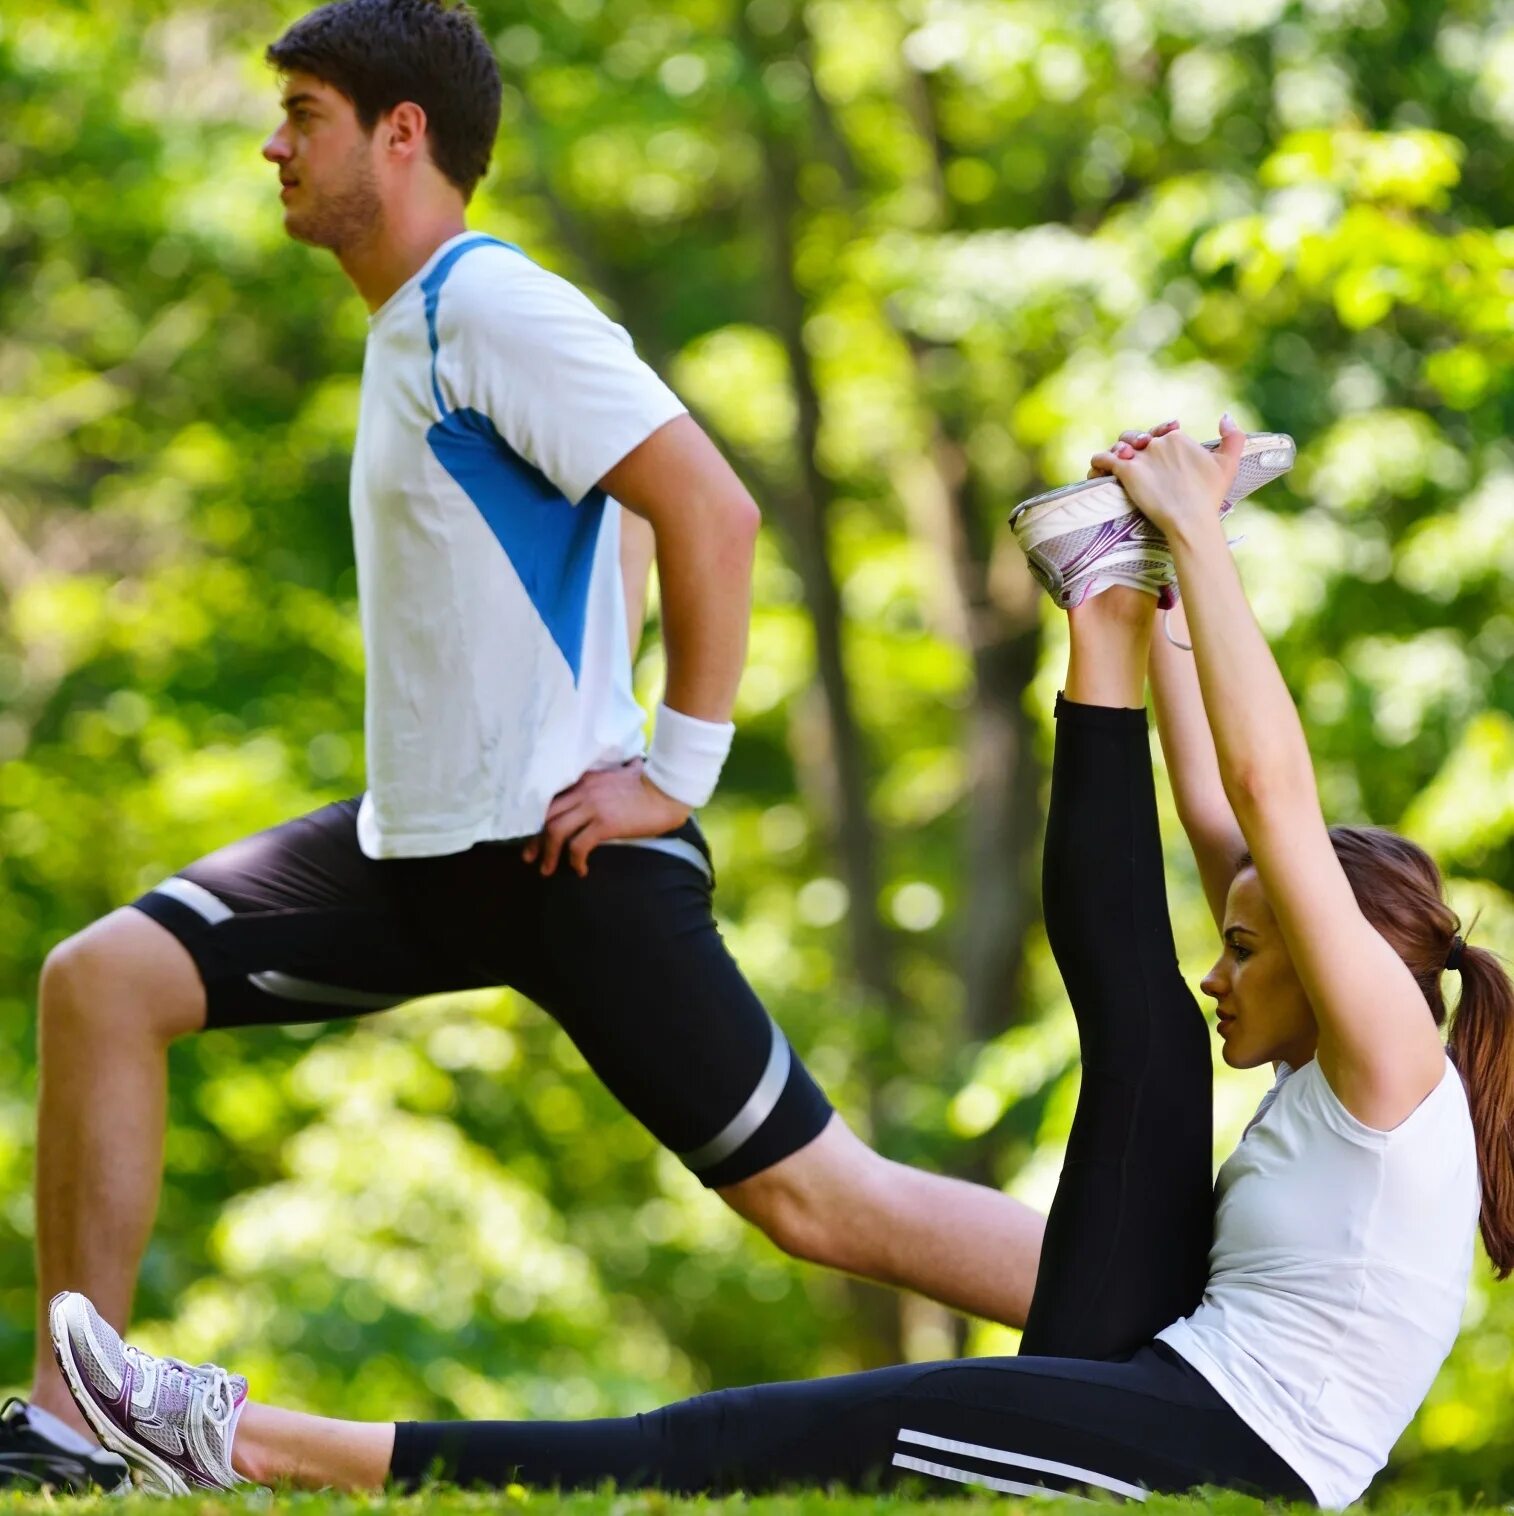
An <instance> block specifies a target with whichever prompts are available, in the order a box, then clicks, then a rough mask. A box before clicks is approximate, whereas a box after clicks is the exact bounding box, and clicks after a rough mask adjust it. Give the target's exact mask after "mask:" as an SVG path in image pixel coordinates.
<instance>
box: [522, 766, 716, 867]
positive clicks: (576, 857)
mask: <svg viewBox="0 0 1514 1516" xmlns="http://www.w3.org/2000/svg"><path fill="white" fill-rule="evenodd" d="M688 819H689V807H688V806H686V805H684V804H683V802H682V801H679V800H674V799H673V798H672V796H670V795H664V794H663V792H662V791H661V790H660V789H658V788H657V786H656V785H655V784H653V783H652V781H651V780H650V779H648V778H647V776H646V774H645V772H644V766H643V764H642V761H641V759H640V758H637V759H634V760H632V762H630V763H626V764H622V765H621V766H620V767H619V768H614V769H596V770H595V771H593V772H592V773H588V774H585V775H584V776H583V778H582V779H580V780H579V781H578V783H577V784H572V785H569V786H568V788H567V789H565V790H564V791H563V792H562V793H561V794H560V795H558V797H557V798H556V799H555V800H554V801H553V802H552V804H551V806H550V807H549V808H548V810H547V820H546V824H545V825H544V826H543V827H542V831H541V836H539V837H536V838H533V839H532V840H531V841H530V842H528V843H527V844H526V847H525V859H526V862H527V863H535V862H536V861H537V859H538V858H539V859H540V860H541V871H542V873H543V874H552V873H555V872H556V870H557V865H558V863H559V862H560V861H561V860H562V859H563V858H564V857H566V858H567V861H568V864H569V865H570V867H571V868H572V869H573V871H574V872H575V873H576V874H578V875H579V876H580V877H582V876H583V875H584V874H587V873H588V871H589V854H590V853H592V852H593V851H594V849H595V848H596V847H598V846H599V844H600V843H601V842H609V841H610V840H611V839H612V838H615V837H658V836H661V835H662V833H664V832H671V831H673V830H674V829H675V828H677V827H680V826H682V825H683V824H684V822H685V821H687V820H688Z"/></svg>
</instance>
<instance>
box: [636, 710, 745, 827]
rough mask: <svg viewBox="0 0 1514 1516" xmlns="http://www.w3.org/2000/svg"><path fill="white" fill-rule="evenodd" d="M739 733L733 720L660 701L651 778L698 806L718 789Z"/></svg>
mask: <svg viewBox="0 0 1514 1516" xmlns="http://www.w3.org/2000/svg"><path fill="white" fill-rule="evenodd" d="M735 735H736V724H735V723H734V722H732V721H701V720H699V718H698V717H697V716H685V715H684V714H683V712H682V711H675V710H674V709H673V708H672V707H671V706H667V705H659V706H658V707H657V725H656V726H655V727H654V728H653V730H652V748H651V751H650V752H649V753H648V754H647V778H648V779H650V780H651V781H652V783H653V784H655V785H656V786H657V788H658V789H660V790H661V791H662V792H663V794H664V795H671V796H672V797H673V799H674V800H678V801H681V802H682V803H683V804H684V805H686V806H688V807H689V809H690V810H697V809H698V808H699V807H700V806H702V805H703V804H704V803H705V802H706V801H707V800H708V799H709V798H710V796H711V795H713V794H714V793H715V786H716V784H717V783H719V781H720V770H721V769H722V768H723V767H724V765H725V759H726V754H727V753H729V752H730V751H731V738H732V737H734V736H735Z"/></svg>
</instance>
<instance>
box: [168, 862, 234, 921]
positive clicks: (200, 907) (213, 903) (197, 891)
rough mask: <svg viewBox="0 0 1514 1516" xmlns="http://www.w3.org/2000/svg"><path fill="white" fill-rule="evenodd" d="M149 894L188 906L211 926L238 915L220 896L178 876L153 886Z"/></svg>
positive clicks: (201, 885)
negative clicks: (165, 896) (164, 896)
mask: <svg viewBox="0 0 1514 1516" xmlns="http://www.w3.org/2000/svg"><path fill="white" fill-rule="evenodd" d="M148 893H149V894H153V895H167V896H168V898H169V899H170V900H177V901H178V902H179V904H180V905H187V906H188V907H189V908H190V910H192V911H193V912H194V913H195V915H196V916H198V917H200V919H201V920H203V921H208V922H209V923H210V924H211V926H219V925H220V924H221V922H223V921H225V920H227V919H228V918H230V917H231V916H233V915H235V914H236V913H235V912H234V911H233V910H232V909H231V907H230V906H229V905H227V904H226V902H225V901H224V900H222V899H221V898H220V897H219V896H218V895H212V894H211V893H210V891H209V890H207V889H206V888H205V886H204V885H203V884H196V883H195V882H194V880H193V879H183V878H181V877H180V876H179V875H177V874H175V875H174V876H173V878H172V879H165V880H164V881H163V882H162V884H155V885H153V887H152V889H151V890H150V891H149V892H148Z"/></svg>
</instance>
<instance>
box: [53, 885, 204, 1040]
mask: <svg viewBox="0 0 1514 1516" xmlns="http://www.w3.org/2000/svg"><path fill="white" fill-rule="evenodd" d="M39 1000H40V1015H41V1017H42V1018H43V1019H44V1020H45V1021H47V1022H48V1023H58V1024H66V1025H69V1026H80V1027H83V1026H90V1027H94V1028H98V1029H100V1030H102V1031H109V1030H124V1029H126V1028H127V1027H128V1026H137V1027H145V1029H146V1030H149V1031H151V1032H152V1033H154V1034H155V1035H157V1036H158V1037H160V1038H162V1040H163V1041H165V1042H168V1041H172V1039H173V1038H175V1037H182V1036H184V1035H185V1034H186V1033H189V1032H195V1031H198V1030H199V1029H200V1028H201V1027H203V1026H204V1025H205V987H204V985H203V984H202V982H201V980H200V972H199V970H198V969H197V968H196V967H195V963H194V960H193V959H192V958H191V957H190V956H189V952H188V950H187V949H186V948H185V947H184V945H183V944H182V943H181V942H180V941H179V940H178V938H176V937H175V936H174V935H173V933H172V932H170V931H168V930H167V929H166V928H164V927H162V926H160V925H159V924H158V923H157V922H156V921H153V920H150V919H149V918H148V917H147V916H144V915H143V914H142V912H141V911H136V910H131V909H130V908H123V909H121V910H118V911H112V912H111V914H110V915H109V916H103V917H101V919H100V920H98V921H96V922H93V923H92V924H91V925H89V926H87V927H85V928H84V930H83V931H82V932H76V933H75V934H74V935H73V936H72V937H69V938H68V939H66V940H65V941H63V942H60V943H59V944H58V946H57V947H55V948H54V949H53V950H52V952H50V953H49V954H48V955H47V959H46V961H45V962H44V963H43V965H42V979H41V984H40V986H39Z"/></svg>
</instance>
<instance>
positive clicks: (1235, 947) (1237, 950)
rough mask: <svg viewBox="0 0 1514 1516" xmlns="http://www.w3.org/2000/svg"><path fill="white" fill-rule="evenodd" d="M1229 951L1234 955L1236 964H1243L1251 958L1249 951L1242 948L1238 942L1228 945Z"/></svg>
mask: <svg viewBox="0 0 1514 1516" xmlns="http://www.w3.org/2000/svg"><path fill="white" fill-rule="evenodd" d="M1230 951H1231V952H1232V953H1234V954H1235V961H1236V962H1237V963H1244V962H1245V961H1246V960H1247V959H1248V958H1249V957H1250V956H1251V949H1250V948H1243V947H1242V946H1241V945H1240V944H1239V943H1238V942H1235V943H1232V944H1231V945H1230Z"/></svg>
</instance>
